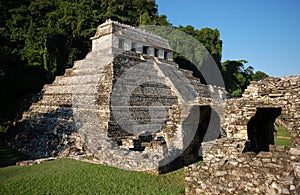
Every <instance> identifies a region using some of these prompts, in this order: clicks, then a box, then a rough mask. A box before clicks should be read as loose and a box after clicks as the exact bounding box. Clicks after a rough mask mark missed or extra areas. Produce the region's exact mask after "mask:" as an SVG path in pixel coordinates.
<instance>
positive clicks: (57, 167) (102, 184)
mask: <svg viewBox="0 0 300 195" xmlns="http://www.w3.org/2000/svg"><path fill="white" fill-rule="evenodd" d="M0 180H1V183H0V194H182V193H184V170H183V169H180V170H177V171H174V172H172V173H168V174H165V175H150V174H147V173H141V172H135V171H126V170H121V169H117V168H113V167H109V166H104V165H97V164H91V163H86V162H81V161H76V160H72V159H57V160H54V161H49V162H45V163H41V164H38V165H33V166H27V167H19V166H11V167H5V168H1V169H0Z"/></svg>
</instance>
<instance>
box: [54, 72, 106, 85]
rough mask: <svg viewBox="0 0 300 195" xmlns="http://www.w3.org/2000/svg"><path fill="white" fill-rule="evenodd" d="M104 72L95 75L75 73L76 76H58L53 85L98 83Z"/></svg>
mask: <svg viewBox="0 0 300 195" xmlns="http://www.w3.org/2000/svg"><path fill="white" fill-rule="evenodd" d="M102 76H103V74H102V73H101V74H93V75H76V76H75V75H74V76H57V77H56V78H55V81H54V82H53V83H52V85H56V86H57V85H64V86H67V85H74V84H81V85H82V84H94V83H98V82H99V80H100V78H101V77H102Z"/></svg>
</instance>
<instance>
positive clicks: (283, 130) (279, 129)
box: [276, 126, 291, 137]
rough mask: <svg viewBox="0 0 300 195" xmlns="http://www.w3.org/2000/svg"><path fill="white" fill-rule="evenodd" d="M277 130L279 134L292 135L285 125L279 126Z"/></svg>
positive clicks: (283, 135)
mask: <svg viewBox="0 0 300 195" xmlns="http://www.w3.org/2000/svg"><path fill="white" fill-rule="evenodd" d="M276 131H277V136H282V137H291V134H290V132H289V130H288V129H286V128H285V127H283V126H280V127H278V129H276Z"/></svg>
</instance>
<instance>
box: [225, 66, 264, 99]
mask: <svg viewBox="0 0 300 195" xmlns="http://www.w3.org/2000/svg"><path fill="white" fill-rule="evenodd" d="M245 63H247V61H246V60H237V61H235V60H227V61H225V62H223V63H222V75H223V79H224V82H225V87H226V90H227V91H228V93H229V94H230V95H231V96H232V97H239V96H241V95H242V93H243V92H244V90H245V89H246V88H247V86H248V85H249V84H250V81H258V80H261V79H264V78H266V77H268V75H267V74H265V73H264V72H261V71H257V72H256V73H253V70H254V69H253V67H251V66H249V67H247V68H245V66H244V64H245Z"/></svg>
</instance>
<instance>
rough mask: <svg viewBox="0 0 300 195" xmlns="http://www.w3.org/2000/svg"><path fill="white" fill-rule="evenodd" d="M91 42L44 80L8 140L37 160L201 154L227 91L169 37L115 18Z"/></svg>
mask: <svg viewBox="0 0 300 195" xmlns="http://www.w3.org/2000/svg"><path fill="white" fill-rule="evenodd" d="M92 44H93V46H92V51H91V52H90V53H89V54H88V55H87V56H86V58H85V59H83V60H79V61H76V62H75V63H74V66H73V67H72V68H70V69H67V70H66V71H65V74H64V75H62V76H57V77H56V79H55V81H54V82H53V83H52V84H47V85H45V86H44V88H43V90H42V92H41V93H40V94H39V95H38V96H37V97H36V99H35V101H34V102H33V103H32V104H31V106H30V107H29V109H28V110H26V112H24V114H23V116H22V118H20V120H19V121H18V122H17V123H16V125H15V126H14V127H11V129H10V133H9V135H10V137H8V143H9V144H10V145H11V146H13V147H14V148H16V149H18V150H20V151H22V152H24V153H26V154H28V155H30V156H33V157H35V158H43V157H49V156H59V157H60V156H76V155H93V156H94V157H95V159H96V160H95V161H96V162H98V163H102V164H106V165H111V166H116V167H120V168H124V169H131V170H138V171H162V172H166V171H168V170H169V169H171V168H172V166H169V167H168V165H169V164H168V163H170V162H173V161H175V163H176V164H178V165H180V166H183V165H184V164H189V163H191V162H195V161H196V160H199V159H200V155H201V154H200V153H199V149H200V147H201V143H200V142H201V141H202V140H203V139H204V138H203V137H201V136H203V135H202V132H201V131H205V130H206V129H205V128H207V127H206V125H207V124H206V123H207V122H208V121H209V119H210V118H211V117H210V116H211V115H213V114H215V115H216V116H218V115H219V113H218V112H219V111H218V108H219V107H221V106H223V105H221V104H220V103H219V102H222V100H223V98H224V97H225V96H226V93H225V90H224V89H222V88H220V87H218V86H207V85H203V84H201V83H200V79H199V78H195V77H194V76H193V72H192V71H190V70H182V69H179V66H178V65H177V64H176V63H175V62H173V59H172V56H173V51H172V50H171V48H170V46H169V43H168V41H167V40H166V39H163V38H162V37H159V36H156V35H153V34H151V33H148V32H146V31H144V30H141V29H138V28H134V27H130V26H128V25H124V24H120V23H118V22H114V21H111V20H108V21H106V22H105V23H104V24H102V25H100V26H99V27H98V28H97V32H96V34H95V36H94V37H93V38H92ZM212 96H215V97H217V98H212ZM213 99H216V100H213ZM216 102H217V103H216ZM197 109H199V110H201V113H202V114H200V113H197V111H195V110H197ZM202 111H203V112H202ZM195 113H196V114H195ZM199 115H200V116H199ZM219 120H221V119H219ZM199 121H200V122H199ZM198 123H200V125H199V127H197V125H198ZM216 123H218V126H216V127H214V128H215V129H216V130H215V132H214V133H215V134H216V137H217V136H219V135H220V134H221V130H220V129H221V128H220V125H219V124H220V121H217V122H216ZM193 126H195V127H196V128H195V130H194V131H195V132H192V131H191V128H192V127H193ZM197 128H198V129H197ZM193 133H194V134H196V135H195V136H194V137H193ZM188 139H191V140H188ZM190 142H191V143H192V144H191V145H188V143H190ZM177 157H178V158H177ZM220 163H222V162H220ZM223 163H224V162H223ZM232 163H233V164H235V162H232Z"/></svg>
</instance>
